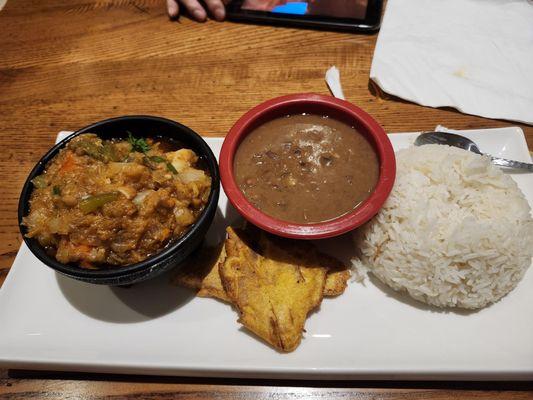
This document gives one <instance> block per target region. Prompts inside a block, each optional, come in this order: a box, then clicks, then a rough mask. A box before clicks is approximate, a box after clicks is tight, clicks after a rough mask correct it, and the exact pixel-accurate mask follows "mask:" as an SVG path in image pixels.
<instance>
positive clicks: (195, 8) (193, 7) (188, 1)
mask: <svg viewBox="0 0 533 400" xmlns="http://www.w3.org/2000/svg"><path fill="white" fill-rule="evenodd" d="M180 1H181V4H183V5H184V6H185V8H186V9H187V11H188V12H189V14H190V15H191V16H192V17H193V18H194V19H195V20H196V21H199V22H203V21H205V20H206V18H207V14H206V12H205V10H204V8H203V7H202V6H201V5H200V3H199V2H198V0H180Z"/></svg>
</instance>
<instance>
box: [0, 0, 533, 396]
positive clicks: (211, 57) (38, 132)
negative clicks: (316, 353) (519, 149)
mask: <svg viewBox="0 0 533 400" xmlns="http://www.w3.org/2000/svg"><path fill="white" fill-rule="evenodd" d="M375 41H376V36H375V35H354V34H344V33H332V32H321V31H311V30H296V29H288V28H274V27H266V26H252V25H240V24H234V23H229V22H224V23H216V22H212V21H210V22H207V23H202V24H199V23H194V22H191V21H190V20H189V19H187V18H183V17H182V18H180V20H179V21H178V22H173V21H169V20H168V18H167V17H166V14H165V8H164V1H163V0H100V1H90V0H48V1H39V0H10V1H9V2H8V3H7V5H6V7H5V8H4V10H2V11H0V144H1V147H2V151H0V182H1V191H0V284H1V283H2V282H3V280H4V278H5V276H6V275H7V272H8V270H9V268H10V266H11V264H12V262H13V259H14V257H15V255H16V252H17V250H18V248H19V246H20V243H21V237H20V235H19V232H18V227H17V218H16V210H17V202H18V196H19V193H20V190H21V187H22V184H23V183H24V180H25V178H26V176H27V174H28V173H29V171H30V169H31V168H32V167H33V165H34V164H35V163H36V161H37V160H38V159H39V158H40V157H41V155H42V154H43V153H44V152H45V151H46V150H47V149H48V148H49V147H50V146H51V145H52V144H53V142H54V139H55V136H56V134H57V132H58V131H60V130H75V129H78V128H80V127H82V126H85V125H88V124H89V123H92V122H95V121H98V120H101V119H104V118H108V117H112V116H119V115H125V114H154V115H161V116H164V117H168V118H171V119H174V120H177V121H179V122H181V123H183V124H185V125H188V126H189V127H191V128H192V129H194V130H196V131H197V132H198V133H200V134H202V135H207V136H224V134H225V132H227V131H228V129H229V128H230V127H231V125H232V124H233V123H234V122H235V121H236V120H237V119H238V118H239V117H240V116H241V115H242V114H243V113H244V112H245V111H247V110H248V109H249V108H250V107H252V106H254V105H256V104H258V103H260V102H262V101H264V100H266V99H269V98H271V97H275V96H279V95H284V94H289V93H297V92H317V93H324V94H325V93H328V91H327V88H326V86H325V83H324V73H325V71H326V69H327V68H328V67H330V66H331V65H337V66H338V67H339V68H340V70H341V74H342V75H341V76H342V82H343V86H344V92H345V94H346V96H347V99H348V100H350V101H352V102H353V103H355V104H357V105H359V106H360V107H362V108H363V109H365V110H366V111H368V112H369V113H370V114H372V115H373V116H374V117H375V118H376V119H377V120H378V121H379V122H380V123H381V124H382V125H383V126H384V128H385V130H387V131H388V132H405V131H420V130H429V129H432V128H434V127H435V125H437V124H442V125H445V126H448V127H450V128H456V129H469V128H491V127H503V126H512V125H518V126H521V125H519V124H516V123H509V122H505V121H496V120H490V119H484V118H479V117H474V116H467V115H463V114H460V113H458V112H456V111H454V110H451V109H432V108H426V107H421V106H418V105H415V104H411V103H408V102H404V101H402V100H399V99H394V98H390V97H388V96H384V95H381V94H380V93H379V92H378V91H376V90H375V89H374V88H373V86H372V85H371V84H370V83H369V80H368V76H369V70H370V64H371V60H372V53H373V49H374V45H375ZM521 127H522V129H523V130H524V132H525V134H526V138H527V141H528V144H529V146H530V148H531V147H533V127H529V126H521ZM0 329H1V327H0ZM319 386H323V387H319ZM457 387H459V388H461V389H463V390H459V391H458V390H455V389H454V388H457ZM482 389H490V390H489V391H484V390H482ZM531 389H532V387H531V385H529V384H510V383H506V384H497V383H491V384H483V383H479V384H462V385H461V384H457V383H433V384H431V383H418V384H417V383H386V382H381V383H379V382H378V383H368V382H367V383H362V382H359V383H358V382H336V383H335V382H333V383H332V382H279V381H268V382H262V381H231V380H194V379H177V378H176V379H170V378H146V377H121V376H107V375H87V374H81V375H80V374H78V375H72V374H70V375H67V374H54V373H45V374H43V373H37V372H20V371H10V372H8V371H2V372H1V373H0V397H1V398H14V399H19V398H21V399H22V398H95V397H105V396H109V397H112V398H113V397H117V398H120V397H124V396H129V395H131V396H133V397H138V398H170V397H178V398H184V399H189V398H190V399H192V398H194V399H204V398H214V397H216V398H222V399H225V398H239V399H252V398H261V397H267V398H272V399H274V398H276V399H277V398H286V397H294V398H305V399H314V398H317V399H322V398H323V399H330V398H331V399H336V398H343V399H344V398H358V399H378V398H387V399H426V398H432V399H450V398H479V399H492V398H504V399H525V398H530V399H531V398H533V396H532V395H531V392H529V391H530V390H531Z"/></svg>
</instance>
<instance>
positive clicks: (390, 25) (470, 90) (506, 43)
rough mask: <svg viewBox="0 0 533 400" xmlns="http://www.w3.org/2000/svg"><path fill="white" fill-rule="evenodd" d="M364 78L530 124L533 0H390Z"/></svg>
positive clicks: (419, 99) (423, 98)
mask: <svg viewBox="0 0 533 400" xmlns="http://www.w3.org/2000/svg"><path fill="white" fill-rule="evenodd" d="M370 78H371V79H372V80H374V81H375V82H376V83H377V84H378V85H379V86H380V87H381V89H382V90H384V91H385V92H386V93H389V94H392V95H395V96H398V97H401V98H403V99H406V100H410V101H412V102H415V103H418V104H422V105H425V106H430V107H443V106H449V107H454V108H456V109H458V110H460V111H462V112H464V113H467V114H474V115H480V116H483V117H488V118H500V119H508V120H512V121H520V122H525V123H529V124H533V2H529V1H527V0H389V1H388V5H387V10H386V12H385V16H384V19H383V24H382V27H381V32H380V34H379V37H378V41H377V44H376V49H375V52H374V59H373V61H372V68H371V71H370Z"/></svg>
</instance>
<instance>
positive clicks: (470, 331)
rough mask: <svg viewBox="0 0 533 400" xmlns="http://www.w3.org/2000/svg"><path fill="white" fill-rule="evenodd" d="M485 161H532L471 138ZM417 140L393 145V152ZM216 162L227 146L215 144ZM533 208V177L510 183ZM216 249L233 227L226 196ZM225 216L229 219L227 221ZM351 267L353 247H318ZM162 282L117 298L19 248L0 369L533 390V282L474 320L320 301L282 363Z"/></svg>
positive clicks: (507, 143)
mask: <svg viewBox="0 0 533 400" xmlns="http://www.w3.org/2000/svg"><path fill="white" fill-rule="evenodd" d="M463 133H464V134H466V136H469V137H470V138H472V139H474V140H475V141H476V142H477V143H478V144H479V145H480V147H481V149H482V150H483V151H485V152H488V153H492V154H494V155H498V156H502V157H507V158H512V159H516V160H520V161H529V162H531V158H530V156H529V153H528V150H527V145H526V142H525V140H524V135H523V133H522V131H521V130H520V129H518V128H506V129H492V130H484V131H463ZM415 137H416V134H414V133H411V134H393V135H390V138H391V141H392V143H393V145H394V147H395V149H399V148H404V147H408V146H409V145H410V144H412V142H413V140H414V138H415ZM207 142H208V143H209V144H210V146H211V147H212V148H213V151H214V152H215V154H218V152H219V151H220V147H221V143H222V139H221V138H208V139H207ZM512 177H513V178H514V179H516V181H517V182H518V184H519V186H520V188H521V189H522V191H523V192H524V193H525V195H526V197H527V198H528V200H529V203H530V204H532V205H533V174H521V173H514V174H513V175H512ZM219 206H220V213H219V214H218V215H217V217H216V222H215V226H214V227H213V232H211V234H210V237H211V238H212V237H213V236H217V235H220V232H221V231H223V228H224V225H225V224H226V223H228V222H231V220H233V219H234V218H237V215H236V213H235V211H234V210H233V209H231V207H228V204H227V199H226V197H225V195H224V194H223V193H222V194H221V198H220V203H219ZM223 215H226V216H227V217H224V216H223ZM320 246H321V247H323V248H325V249H327V250H328V251H329V252H331V253H333V254H336V255H337V256H340V257H341V258H343V259H344V260H346V259H347V258H349V257H350V252H351V251H353V250H351V246H350V238H349V236H348V235H345V236H343V237H340V238H336V239H330V240H327V241H325V242H322V243H321V244H320ZM168 280H169V277H168V276H163V277H161V278H158V279H155V280H153V281H150V282H146V283H142V284H139V285H136V286H133V287H131V288H128V289H125V288H109V287H105V286H96V285H89V284H84V283H81V282H77V281H75V280H72V279H69V278H65V277H63V276H62V275H59V274H56V273H55V272H54V271H53V270H51V269H49V268H47V267H45V266H44V265H43V264H41V263H40V262H39V261H38V260H37V259H36V258H35V257H34V256H33V255H32V254H31V253H30V252H29V250H28V249H27V248H26V246H24V245H23V246H22V247H21V249H20V251H19V253H18V255H17V257H16V260H15V262H14V264H13V267H12V268H11V271H10V272H9V275H8V277H7V279H6V281H5V283H4V285H3V287H2V288H1V289H0V366H2V367H5V368H26V369H51V370H70V371H87V372H110V373H139V374H160V375H187V376H216V377H255V378H296V379H303V378H306V379H391V380H392V379H443V380H445V379H461V380H470V379H516V380H529V379H533V271H532V270H531V269H530V270H529V271H528V272H527V273H526V276H525V277H524V279H523V280H522V282H520V284H519V285H518V287H517V288H516V289H515V290H514V291H512V292H511V293H510V294H509V295H508V296H506V297H504V298H503V299H502V300H501V301H499V302H498V303H496V304H494V305H492V306H490V307H487V308H485V309H482V310H480V311H478V312H473V313H466V312H454V311H442V310H438V309H435V308H431V307H427V306H424V305H423V304H420V303H417V302H415V301H412V300H410V299H409V298H408V297H405V296H403V295H398V294H396V293H395V292H393V291H391V290H389V289H387V288H386V287H384V286H383V285H380V284H378V283H375V282H374V281H369V280H366V283H365V284H364V285H362V284H358V283H355V282H352V283H350V285H349V286H348V288H347V290H346V292H345V293H344V294H343V295H342V296H340V297H338V298H334V299H324V301H323V303H322V306H321V307H320V310H319V311H318V312H315V313H313V314H312V315H311V316H310V317H309V319H308V321H307V323H306V327H305V329H306V332H305V334H304V339H303V340H302V343H301V345H300V346H299V347H298V349H297V350H296V351H294V352H293V353H290V354H280V353H278V352H276V351H275V350H273V349H272V348H270V347H268V346H267V345H265V344H264V343H263V342H261V341H259V340H258V339H256V338H255V337H253V336H252V335H250V334H248V333H247V332H246V330H244V329H243V328H242V327H241V326H240V324H238V323H237V321H236V320H237V314H236V312H235V311H234V310H233V309H232V308H231V307H230V306H228V305H226V304H223V303H221V302H218V301H216V300H213V299H205V298H196V297H194V296H193V293H192V292H190V291H188V290H185V289H181V288H176V287H173V286H170V285H169V283H168Z"/></svg>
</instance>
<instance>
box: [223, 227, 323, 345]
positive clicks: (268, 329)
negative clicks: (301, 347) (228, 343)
mask: <svg viewBox="0 0 533 400" xmlns="http://www.w3.org/2000/svg"><path fill="white" fill-rule="evenodd" d="M227 231H228V239H227V240H226V253H227V257H226V260H225V262H224V263H223V264H220V265H219V273H220V278H221V280H222V285H223V287H224V289H225V291H226V293H227V295H228V297H229V298H230V299H231V301H232V303H233V304H234V305H235V306H236V307H237V308H238V310H239V312H240V318H239V322H241V323H242V324H243V325H244V326H246V327H247V328H248V329H249V330H250V331H252V332H254V333H255V334H256V335H257V336H259V337H261V338H262V339H264V340H265V341H266V342H268V343H270V344H271V345H272V346H274V347H275V348H276V349H278V350H280V351H284V352H289V351H292V350H294V349H295V348H296V347H297V346H298V344H299V343H300V340H301V337H302V331H303V329H304V324H305V320H306V318H307V315H308V313H309V312H310V311H311V310H313V309H314V308H316V307H317V306H318V305H319V304H320V302H321V301H322V293H323V291H324V286H325V283H326V273H327V270H326V269H325V268H320V267H309V266H302V265H298V264H295V263H292V264H291V263H287V262H284V261H282V260H279V259H277V258H279V257H280V256H283V254H282V253H280V252H279V251H278V250H279V249H278V248H276V247H275V246H271V242H268V241H267V242H265V243H264V245H265V249H264V250H265V257H263V256H262V255H260V254H257V253H256V252H255V251H254V250H252V249H251V248H250V247H249V246H247V245H246V243H245V242H244V241H243V240H242V239H241V237H240V236H243V233H242V231H236V230H234V229H233V228H231V227H229V228H228V229H227Z"/></svg>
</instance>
